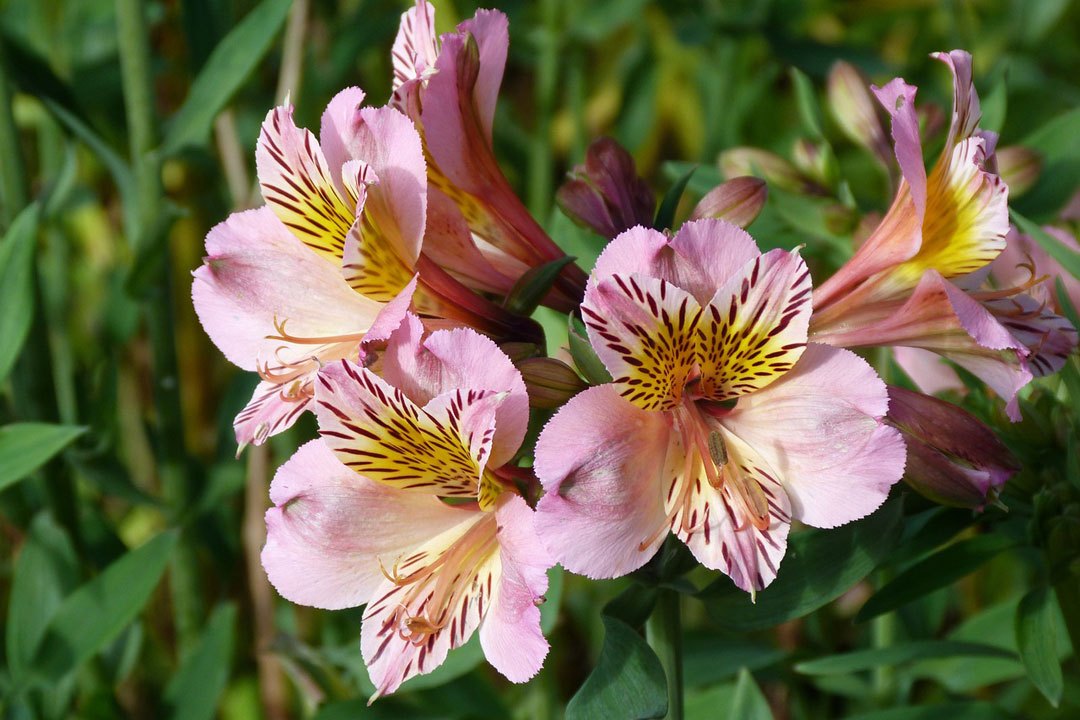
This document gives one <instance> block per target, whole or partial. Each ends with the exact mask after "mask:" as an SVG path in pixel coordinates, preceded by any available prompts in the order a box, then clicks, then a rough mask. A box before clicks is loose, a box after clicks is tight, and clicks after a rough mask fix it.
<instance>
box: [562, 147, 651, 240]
mask: <svg viewBox="0 0 1080 720" xmlns="http://www.w3.org/2000/svg"><path fill="white" fill-rule="evenodd" d="M567 174H568V175H569V179H568V180H567V181H566V182H564V183H563V184H562V186H561V187H560V188H559V190H558V192H557V193H556V195H555V200H556V202H558V204H559V207H560V208H562V211H563V212H564V213H566V215H567V216H568V217H569V218H570V219H571V220H573V221H574V222H576V223H577V224H578V225H581V226H582V227H586V228H589V229H590V230H592V231H594V232H596V233H597V234H599V235H602V236H603V237H606V238H608V239H609V240H610V239H612V238H614V237H615V236H616V235H618V234H619V233H621V232H622V231H623V230H626V229H628V228H632V227H634V226H635V225H644V226H645V227H650V226H651V225H652V221H653V211H654V210H655V208H656V196H655V195H654V194H653V191H652V188H651V187H649V184H648V183H647V182H645V180H643V179H642V178H640V177H638V175H637V169H636V168H635V167H634V158H633V157H631V156H630V153H628V152H627V151H626V149H625V148H623V147H622V146H621V145H619V143H617V142H615V141H614V140H612V139H611V138H608V137H601V138H597V139H596V140H594V141H593V142H592V144H591V145H589V149H588V150H587V151H586V153H585V164H584V165H577V166H575V167H574V169H573V170H571V171H570V172H569V173H567Z"/></svg>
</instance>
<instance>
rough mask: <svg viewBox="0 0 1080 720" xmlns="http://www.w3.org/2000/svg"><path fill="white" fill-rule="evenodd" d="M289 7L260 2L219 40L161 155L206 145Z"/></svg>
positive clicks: (280, 1)
mask: <svg viewBox="0 0 1080 720" xmlns="http://www.w3.org/2000/svg"><path fill="white" fill-rule="evenodd" d="M291 6H292V0H263V2H261V3H260V4H259V5H258V7H256V8H255V9H254V10H252V11H251V12H250V13H248V15H247V17H245V18H244V19H243V20H241V21H240V22H239V23H237V25H236V27H234V28H233V29H232V30H231V31H229V34H228V35H226V36H225V37H224V38H222V39H221V42H220V43H218V45H217V47H215V48H214V51H213V52H212V53H210V57H209V58H207V60H206V64H205V65H203V67H202V70H200V71H199V74H198V76H197V77H196V78H195V81H194V82H193V83H192V84H191V91H190V92H189V93H188V96H187V99H186V100H185V101H184V104H183V105H182V106H181V107H180V109H179V110H178V111H177V112H176V115H174V116H173V118H172V121H171V122H170V123H169V128H168V131H167V132H166V133H165V140H164V141H163V142H162V144H161V153H162V155H164V156H168V155H172V154H173V153H175V152H177V151H178V150H180V149H182V148H183V147H185V146H187V145H197V144H200V143H202V142H205V140H206V138H207V136H208V135H209V134H210V129H211V127H212V126H213V124H214V118H216V117H217V114H218V113H219V112H221V110H222V109H223V108H224V107H225V105H226V104H228V102H229V100H231V99H232V96H233V95H234V94H236V91H237V90H239V89H240V88H241V87H242V86H243V85H244V83H245V82H246V81H247V78H248V76H249V75H250V74H251V72H252V70H254V69H255V67H256V66H257V65H258V64H259V63H260V62H261V61H262V59H263V56H265V55H266V52H267V51H268V50H269V49H270V45H271V43H272V42H273V40H274V37H275V36H276V35H277V33H278V30H280V29H281V26H282V25H283V24H284V23H285V18H286V17H287V16H288V14H289V8H290V7H291Z"/></svg>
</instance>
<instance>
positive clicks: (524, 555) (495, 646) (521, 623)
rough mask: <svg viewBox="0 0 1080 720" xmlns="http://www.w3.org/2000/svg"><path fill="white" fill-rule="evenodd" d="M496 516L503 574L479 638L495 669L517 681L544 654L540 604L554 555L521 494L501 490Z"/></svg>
mask: <svg viewBox="0 0 1080 720" xmlns="http://www.w3.org/2000/svg"><path fill="white" fill-rule="evenodd" d="M495 516H496V518H497V519H498V522H499V530H498V538H499V557H500V560H501V562H502V574H501V576H500V577H499V581H498V589H497V590H496V591H495V593H494V594H493V596H492V599H491V604H490V605H489V606H488V611H487V614H486V615H485V616H484V619H483V620H482V621H481V623H480V644H481V646H482V647H483V648H484V656H485V657H486V658H487V660H488V662H489V663H491V664H492V665H493V666H494V667H495V669H496V670H498V671H499V672H501V673H502V674H503V675H505V676H506V677H507V679H509V680H510V681H511V682H516V683H521V682H525V681H526V680H528V679H529V678H531V677H532V676H533V675H535V674H536V673H537V672H539V670H540V667H541V666H542V665H543V664H544V658H545V657H546V656H547V652H548V641H547V640H546V639H545V638H544V634H543V632H541V630H540V608H539V606H538V604H539V603H541V602H543V600H544V592H545V591H546V590H547V585H548V577H547V571H548V569H549V568H550V567H551V566H552V565H553V564H554V561H553V560H552V559H551V558H550V557H549V556H548V554H547V552H545V551H544V549H543V546H542V545H541V544H540V539H539V538H538V537H537V535H536V529H535V527H534V514H533V511H532V510H531V509H530V508H529V506H528V505H526V504H525V501H524V500H522V499H521V498H520V497H519V496H517V495H509V494H507V495H504V496H503V499H501V500H500V501H499V506H498V509H497V510H496V515H495Z"/></svg>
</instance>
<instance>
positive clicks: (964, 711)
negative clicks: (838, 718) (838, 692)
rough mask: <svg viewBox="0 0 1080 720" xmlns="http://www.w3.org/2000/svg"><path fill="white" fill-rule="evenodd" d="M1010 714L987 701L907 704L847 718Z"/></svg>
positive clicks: (944, 719)
mask: <svg viewBox="0 0 1080 720" xmlns="http://www.w3.org/2000/svg"><path fill="white" fill-rule="evenodd" d="M1011 718H1012V715H1010V714H1009V713H1007V712H1005V711H1004V710H1002V709H1001V708H999V707H997V706H996V705H991V704H990V703H987V702H958V703H938V704H935V705H909V706H907V707H896V708H890V709H888V710H875V711H873V712H868V713H859V714H857V715H849V716H848V717H847V720H1011Z"/></svg>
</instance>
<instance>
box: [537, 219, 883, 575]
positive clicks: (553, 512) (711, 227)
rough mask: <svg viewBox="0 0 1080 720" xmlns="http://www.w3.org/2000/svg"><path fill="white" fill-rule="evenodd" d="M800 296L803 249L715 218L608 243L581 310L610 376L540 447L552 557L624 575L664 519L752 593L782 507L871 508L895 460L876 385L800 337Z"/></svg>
mask: <svg viewBox="0 0 1080 720" xmlns="http://www.w3.org/2000/svg"><path fill="white" fill-rule="evenodd" d="M810 300H811V282H810V272H809V270H807V268H806V264H805V263H804V262H803V260H802V259H801V258H800V257H799V254H798V252H797V251H792V252H785V251H783V250H772V251H770V252H768V253H766V254H764V255H762V254H761V253H760V252H759V250H758V248H757V245H756V244H755V243H754V241H753V239H752V238H751V237H750V236H749V235H748V234H747V233H746V232H745V231H743V230H741V229H740V228H738V227H736V226H734V225H732V224H731V223H728V222H725V221H723V220H696V221H691V222H688V223H686V224H684V225H683V226H682V228H681V229H680V230H679V231H678V233H676V235H675V236H674V238H669V237H668V236H666V235H664V234H661V233H659V232H656V231H654V230H647V229H645V228H641V227H637V228H632V229H630V230H628V231H626V232H625V233H623V234H622V235H620V236H618V237H617V238H615V240H614V241H612V242H611V243H610V244H609V245H608V246H607V248H606V249H605V250H604V252H603V253H602V254H601V256H600V258H599V259H598V260H597V263H596V268H595V269H594V271H593V274H592V276H591V277H590V279H589V285H588V288H587V290H586V294H585V302H584V304H583V305H582V314H583V316H584V319H585V324H586V326H587V328H588V332H589V339H590V341H591V343H592V345H593V347H594V348H595V349H596V351H597V354H598V355H599V356H600V359H601V360H602V361H603V362H604V364H605V366H606V367H607V369H608V370H609V371H610V373H611V375H612V377H613V378H614V381H613V382H612V383H610V384H607V385H601V386H598V387H593V388H590V389H588V390H586V391H584V392H582V393H579V394H578V395H576V396H575V397H574V398H573V399H571V400H570V402H569V403H567V405H566V406H565V407H563V409H562V410H560V411H559V412H558V414H556V415H555V417H554V418H552V420H551V421H550V422H549V423H548V425H547V426H546V427H545V428H544V431H543V433H542V434H541V436H540V439H539V441H538V443H537V446H536V463H535V468H536V473H537V476H538V477H539V478H540V480H541V482H542V483H543V485H544V488H545V490H546V491H547V494H546V495H544V497H543V498H541V500H540V503H539V505H538V506H537V528H538V531H539V533H540V536H541V539H542V540H543V541H544V542H545V543H546V544H547V546H548V548H549V549H550V550H551V552H552V553H553V554H554V555H555V557H556V559H557V560H559V562H561V563H562V564H563V565H564V566H565V567H566V568H567V569H569V570H571V571H573V572H577V573H581V574H584V575H588V576H590V577H616V576H619V575H623V574H626V573H629V572H631V571H632V570H635V569H636V568H638V567H641V566H642V565H643V564H644V563H645V562H646V561H648V560H649V558H650V557H652V555H653V554H654V553H655V552H656V550H657V548H659V547H660V544H661V543H662V542H663V541H664V539H665V537H666V535H667V533H668V531H669V530H670V531H671V532H674V533H675V534H676V535H677V536H678V537H679V538H680V539H681V540H683V541H684V542H685V543H686V544H687V545H688V546H689V547H690V550H691V551H692V552H693V553H694V555H695V557H697V559H698V561H700V562H701V563H702V564H703V565H705V566H706V567H709V568H713V569H717V570H721V571H723V572H725V573H726V574H728V575H729V576H730V577H731V578H732V580H733V581H734V582H735V584H736V585H738V586H739V587H740V588H743V589H744V590H747V591H750V592H754V591H756V590H759V589H761V588H763V587H765V586H766V585H768V584H769V583H770V582H771V581H772V579H773V578H774V577H775V576H776V572H777V568H778V566H779V564H780V561H781V559H782V558H783V556H784V551H785V548H786V546H787V534H788V529H789V526H790V523H791V520H792V519H796V520H800V521H801V522H804V523H806V524H808V525H814V526H818V527H834V526H837V525H841V524H844V523H847V522H850V521H852V520H855V519H857V518H860V517H863V516H865V515H867V514H868V513H870V512H873V510H874V509H876V508H877V507H878V506H879V505H881V503H882V502H883V501H884V500H885V497H886V496H887V495H888V492H889V488H890V487H891V486H892V485H893V484H894V483H895V482H896V481H897V480H899V479H900V476H901V474H902V471H903V467H904V444H903V441H902V440H901V439H900V436H899V434H898V433H897V432H896V430H895V429H893V428H890V427H887V426H885V425H884V424H883V423H882V418H883V416H884V415H885V411H886V408H887V404H888V400H887V396H886V390H885V385H884V383H882V382H881V380H880V379H879V378H878V377H877V375H876V374H875V373H874V371H873V369H871V368H870V366H869V365H867V363H866V362H864V361H863V360H862V359H860V358H859V357H858V356H856V355H855V354H854V353H852V352H850V351H847V350H842V349H838V348H832V347H827V346H824V345H816V344H809V345H808V344H807V324H808V323H809V320H810Z"/></svg>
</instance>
